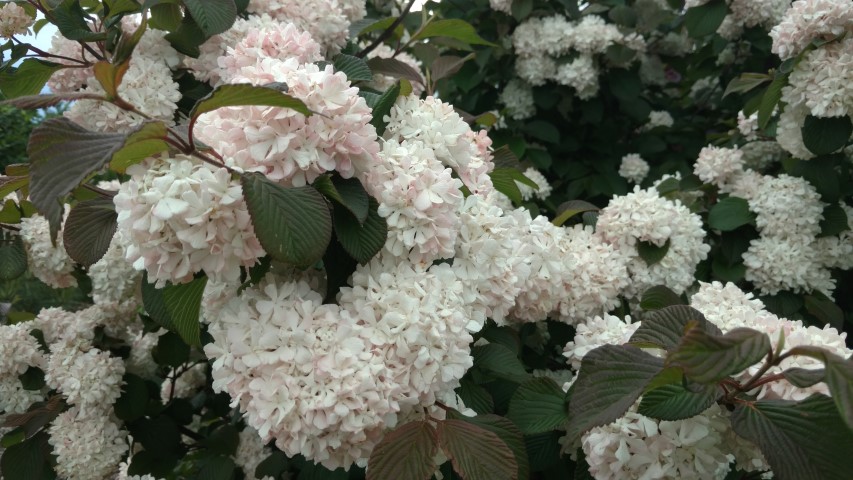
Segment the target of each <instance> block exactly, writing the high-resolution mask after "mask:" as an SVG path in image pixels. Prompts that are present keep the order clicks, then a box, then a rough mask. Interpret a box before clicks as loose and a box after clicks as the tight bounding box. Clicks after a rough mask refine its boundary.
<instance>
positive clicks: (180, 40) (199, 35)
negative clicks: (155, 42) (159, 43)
mask: <svg viewBox="0 0 853 480" xmlns="http://www.w3.org/2000/svg"><path fill="white" fill-rule="evenodd" d="M164 38H165V39H166V40H168V41H169V43H170V44H171V45H172V47H174V49H175V50H177V51H179V52H181V53H183V54H184V55H189V56H191V57H194V58H196V57H198V56H199V55H200V54H201V52H200V51H199V46H200V45H201V44H202V43H204V42H205V40H206V39H207V37H206V35H205V34H204V32H203V31H202V30H201V27H199V26H198V24H197V23H196V22H195V20H193V18H192V17H191V16H189V15H187V16H185V17H184V18H183V20H181V25H180V26H179V27H178V29H177V30H174V31H172V32H170V33H168V34H167V35H166V36H165V37H164Z"/></svg>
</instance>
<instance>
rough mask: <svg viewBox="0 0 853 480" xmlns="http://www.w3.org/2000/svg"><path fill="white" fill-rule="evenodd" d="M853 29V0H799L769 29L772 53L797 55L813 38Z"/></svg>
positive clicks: (837, 35)
mask: <svg viewBox="0 0 853 480" xmlns="http://www.w3.org/2000/svg"><path fill="white" fill-rule="evenodd" d="M851 30H853V3H851V2H850V1H848V0H796V1H795V2H793V3H792V4H791V8H789V9H788V11H787V12H785V15H784V16H783V18H782V21H781V22H780V23H779V24H778V25H776V26H775V27H773V29H772V30H771V31H770V38H772V39H773V47H772V51H773V53H775V54H777V55H779V57H780V58H781V59H782V60H787V59H789V58H792V57H794V56H796V55H798V54H799V53H800V52H802V51H803V50H804V49H805V48H806V46H807V45H808V44H809V43H810V42H811V41H812V40H819V39H826V40H830V39H832V38H836V37H840V36H841V35H843V34H844V33H845V32H848V31H851Z"/></svg>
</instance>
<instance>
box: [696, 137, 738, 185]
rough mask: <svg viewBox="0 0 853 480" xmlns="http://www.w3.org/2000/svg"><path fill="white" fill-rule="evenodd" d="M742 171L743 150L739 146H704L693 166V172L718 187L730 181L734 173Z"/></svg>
mask: <svg viewBox="0 0 853 480" xmlns="http://www.w3.org/2000/svg"><path fill="white" fill-rule="evenodd" d="M742 171H743V152H741V151H740V150H738V149H737V148H721V147H714V146H707V147H704V148H702V150H701V151H700V152H699V158H697V159H696V164H695V165H694V166H693V173H695V174H696V176H697V177H699V178H700V179H701V180H702V181H703V182H705V183H712V184H714V185H716V186H718V187H721V186H723V185H724V184H726V183H728V182H729V181H731V179H732V177H733V176H734V175H736V174H738V173H740V172H742Z"/></svg>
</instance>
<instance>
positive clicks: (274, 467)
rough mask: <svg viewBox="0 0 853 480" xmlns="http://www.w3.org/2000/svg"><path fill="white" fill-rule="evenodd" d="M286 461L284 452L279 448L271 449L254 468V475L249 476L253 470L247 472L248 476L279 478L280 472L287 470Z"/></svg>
mask: <svg viewBox="0 0 853 480" xmlns="http://www.w3.org/2000/svg"><path fill="white" fill-rule="evenodd" d="M287 463H288V462H287V455H285V454H284V452H282V451H281V450H273V451H272V452H271V453H270V454H269V456H268V457H267V458H265V459H264V460H263V461H262V462H261V463H259V464H258V466H257V467H256V468H255V471H254V474H255V476H254V477H252V476H251V475H252V473H253V472H248V473H249V478H264V477H273V478H281V474H282V473H284V472H285V470H287Z"/></svg>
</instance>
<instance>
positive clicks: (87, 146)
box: [27, 117, 127, 238]
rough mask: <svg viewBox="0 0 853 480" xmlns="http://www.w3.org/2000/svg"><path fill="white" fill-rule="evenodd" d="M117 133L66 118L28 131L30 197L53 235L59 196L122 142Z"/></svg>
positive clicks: (59, 208)
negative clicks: (84, 126)
mask: <svg viewBox="0 0 853 480" xmlns="http://www.w3.org/2000/svg"><path fill="white" fill-rule="evenodd" d="M126 137H127V135H125V134H121V133H96V132H90V131H89V130H86V129H85V128H82V127H80V126H78V125H77V124H75V123H74V122H72V121H71V120H68V119H66V118H61V117H60V118H51V119H49V120H45V121H44V122H42V124H41V125H39V126H38V127H36V128H35V129H34V130H33V132H32V134H30V140H29V144H28V146H27V153H28V154H29V157H30V200H31V201H32V202H33V205H35V206H36V208H37V209H38V211H39V212H40V213H41V214H42V215H44V216H45V218H47V220H48V222H50V230H51V237H52V238H56V233H57V232H58V231H59V226H60V223H61V222H62V211H63V207H62V204H60V200H61V199H62V198H63V197H65V195H67V194H68V193H69V192H70V191H71V190H73V189H74V188H75V187H76V186H77V185H79V184H80V182H82V181H83V180H84V179H85V178H86V177H87V176H89V175H90V174H91V173H94V172H96V171H98V170H100V169H101V168H103V166H104V165H106V164H107V162H109V161H110V159H112V157H113V155H114V154H115V153H116V152H118V151H119V150H120V149H121V148H122V147H123V146H124V143H125V139H126Z"/></svg>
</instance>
